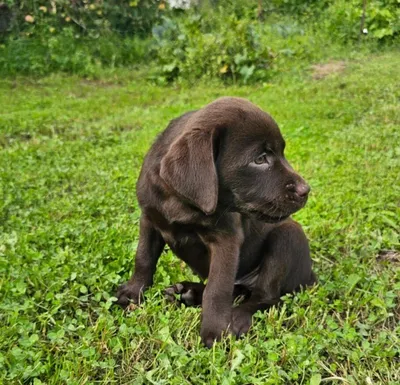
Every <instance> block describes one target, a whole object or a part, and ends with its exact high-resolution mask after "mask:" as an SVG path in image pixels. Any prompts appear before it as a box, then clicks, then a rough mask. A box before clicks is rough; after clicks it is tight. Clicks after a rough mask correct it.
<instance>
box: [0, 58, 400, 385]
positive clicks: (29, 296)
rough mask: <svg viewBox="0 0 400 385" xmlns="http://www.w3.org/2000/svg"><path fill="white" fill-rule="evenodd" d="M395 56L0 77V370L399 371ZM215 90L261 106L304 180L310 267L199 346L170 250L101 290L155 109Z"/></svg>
mask: <svg viewBox="0 0 400 385" xmlns="http://www.w3.org/2000/svg"><path fill="white" fill-rule="evenodd" d="M399 68H400V54H399V53H386V54H383V55H381V56H370V57H367V58H365V59H364V60H360V61H354V60H353V61H350V62H348V63H347V67H346V69H345V70H344V72H342V73H339V74H332V75H330V76H328V77H326V78H324V79H321V80H313V79H312V77H311V74H310V72H307V71H306V72H301V73H299V74H296V75H293V74H290V73H288V74H286V75H283V76H282V77H280V78H279V79H277V80H276V81H275V82H272V83H268V84H265V85H262V86H261V85H260V86H258V87H257V86H256V87H255V86H253V87H230V88H222V87H221V86H220V85H218V84H216V85H213V84H208V85H201V84H199V85H198V86H197V87H194V88H191V89H188V88H183V89H178V88H172V87H171V88H160V87H155V86H152V85H150V84H147V83H145V82H144V81H143V80H141V79H142V76H141V74H139V73H128V72H118V73H117V74H115V75H113V76H111V75H109V76H106V77H104V79H103V80H99V81H92V82H88V81H84V80H82V79H79V78H77V77H61V76H52V77H48V78H45V79H42V80H35V81H33V80H29V79H26V78H17V79H16V80H2V81H0V105H1V106H2V107H1V112H0V146H1V150H0V172H1V185H0V197H1V200H0V231H1V233H0V296H1V302H0V328H1V329H0V382H1V381H2V382H3V383H4V384H12V383H20V384H31V383H33V384H35V385H38V384H44V383H45V384H69V385H73V384H95V383H96V384H97V383H103V384H108V383H118V384H119V383H121V384H128V383H129V384H168V385H169V384H179V385H180V384H216V385H220V384H223V385H225V384H279V383H281V384H311V385H315V384H319V383H320V381H322V382H321V383H325V384H335V383H338V384H367V385H369V384H392V385H394V384H399V382H400V361H399V360H400V358H399V346H400V341H399V332H400V327H399V323H398V321H399V316H400V308H399V300H398V295H399V289H400V283H399V263H398V261H399V250H400V244H399V228H400V213H399V205H400V200H399V199H400V198H399V197H400V183H399V171H400V161H399V159H400V131H399V125H400V109H399V105H400V103H399V102H400V73H399V70H398V69H399ZM221 95H237V96H242V97H247V98H249V99H250V100H252V101H253V102H255V103H257V104H258V105H260V106H261V107H262V108H264V109H265V110H267V111H269V112H270V113H271V114H272V115H273V116H274V117H275V119H276V120H277V121H278V122H279V124H280V126H281V129H282V132H283V134H284V136H285V138H286V140H287V144H288V145H287V157H288V158H289V160H290V161H291V163H292V164H293V166H295V168H296V169H297V170H298V171H299V172H301V174H302V175H303V176H304V177H305V178H306V179H307V180H308V181H309V182H310V184H311V186H312V189H313V190H312V194H311V197H310V200H309V203H308V204H307V206H306V208H305V209H303V210H302V211H300V212H299V213H298V214H296V215H295V217H296V219H297V220H298V221H300V222H301V223H302V224H303V225H304V228H305V230H306V232H307V235H308V237H309V239H310V242H311V249H312V256H313V259H314V262H315V270H316V272H317V274H318V276H319V279H320V283H319V285H318V286H316V287H314V288H312V289H309V290H307V291H306V292H303V293H300V294H297V295H295V296H287V297H286V299H285V302H284V305H283V306H281V307H280V308H273V309H271V310H270V311H269V312H265V313H257V315H256V317H255V324H254V326H253V328H252V329H251V331H250V332H249V334H248V335H247V336H246V337H245V338H243V339H241V340H239V341H235V340H234V339H233V338H232V339H227V340H225V341H224V342H222V343H219V344H217V345H215V347H214V348H213V349H211V350H207V349H205V348H204V347H203V346H202V345H201V343H200V339H199V321H200V310H198V309H192V308H184V307H182V308H177V307H175V306H173V305H169V304H167V303H166V302H165V301H164V299H163V298H162V294H161V293H162V288H163V287H165V286H166V285H168V284H170V283H174V282H176V281H178V280H182V279H186V278H192V276H191V273H190V272H189V271H188V270H187V269H186V268H184V266H183V265H182V263H181V262H180V261H179V260H178V259H177V258H175V257H174V256H173V255H172V254H171V253H170V252H167V253H164V254H163V256H162V257H161V261H160V263H159V267H158V270H157V274H156V279H155V285H154V287H153V288H152V289H151V290H149V292H148V295H147V301H146V303H145V304H144V305H143V306H142V307H141V308H139V309H137V310H135V311H134V312H132V313H130V314H128V315H125V314H123V312H122V311H121V310H120V309H119V308H116V307H114V306H112V303H113V300H114V298H113V294H114V293H115V289H116V287H117V285H118V284H120V283H122V282H124V281H125V280H126V279H127V278H128V277H129V275H130V273H131V270H132V267H133V257H134V252H135V249H136V245H137V239H138V218H139V215H140V212H139V209H138V206H137V202H136V200H135V191H134V189H135V181H136V179H137V176H138V173H139V170H140V166H141V162H142V159H143V156H144V154H145V153H146V151H147V149H148V148H149V146H150V144H151V142H152V141H153V140H154V138H155V136H156V134H157V133H158V132H160V131H161V130H162V129H163V128H164V127H165V126H166V124H167V122H168V121H169V120H170V119H172V118H174V117H176V116H178V115H179V114H181V113H183V112H185V111H187V110H189V109H193V108H198V107H201V106H203V105H204V104H206V103H208V102H210V101H212V100H213V99H215V98H216V97H218V96H221ZM385 250H386V251H388V250H389V251H393V253H392V254H391V255H392V257H393V258H391V259H390V258H388V254H384V253H383V251H385ZM382 253H383V254H382ZM379 255H381V257H380V258H378V256H379ZM396 258H397V262H396Z"/></svg>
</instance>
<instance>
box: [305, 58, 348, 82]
mask: <svg viewBox="0 0 400 385" xmlns="http://www.w3.org/2000/svg"><path fill="white" fill-rule="evenodd" d="M345 68H346V63H345V62H343V61H332V62H329V63H325V64H314V65H313V66H311V69H312V71H313V72H312V77H313V79H315V80H320V79H323V78H325V77H327V76H328V75H330V74H334V73H339V72H343V71H344V69H345Z"/></svg>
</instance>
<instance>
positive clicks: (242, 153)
mask: <svg viewBox="0 0 400 385" xmlns="http://www.w3.org/2000/svg"><path fill="white" fill-rule="evenodd" d="M284 148H285V142H284V140H283V138H282V135H281V133H280V131H279V128H278V126H277V124H276V123H275V121H274V120H273V119H272V118H271V117H270V116H269V115H268V114H267V113H265V112H264V111H262V110H261V109H259V108H258V107H257V106H255V105H254V104H252V103H250V102H249V101H247V100H244V99H240V98H221V99H218V100H216V101H215V102H213V103H211V104H209V105H208V106H206V107H204V108H203V109H201V110H199V111H197V112H195V113H194V114H192V115H191V116H190V118H189V119H188V120H187V122H186V124H185V128H184V130H183V132H182V134H181V135H180V136H179V137H178V138H177V139H176V140H175V141H174V143H172V145H171V147H170V149H169V151H168V153H167V154H166V156H165V157H164V158H163V160H162V162H161V171H160V175H161V177H162V178H163V180H164V181H165V182H166V183H167V184H168V185H169V186H170V187H171V188H172V189H174V190H175V191H176V193H177V194H178V195H180V196H181V197H182V198H183V199H185V200H187V201H188V203H190V204H192V205H194V206H196V207H198V208H199V209H200V210H202V211H203V212H204V213H206V214H212V213H214V212H215V210H216V208H217V206H218V205H220V206H221V207H224V208H225V209H228V210H230V211H239V212H242V213H244V214H252V215H256V216H257V217H258V218H259V219H262V220H264V221H266V222H278V221H280V220H283V219H286V218H287V217H288V216H289V215H291V214H293V213H294V212H296V211H297V210H299V209H300V208H302V207H303V206H304V205H305V203H306V201H307V196H308V193H309V191H310V187H309V186H308V185H307V183H306V182H305V181H304V180H303V179H302V178H301V177H300V176H299V175H298V174H297V173H296V172H295V171H294V170H293V169H292V167H291V166H290V164H289V163H288V162H287V160H286V159H285V157H284Z"/></svg>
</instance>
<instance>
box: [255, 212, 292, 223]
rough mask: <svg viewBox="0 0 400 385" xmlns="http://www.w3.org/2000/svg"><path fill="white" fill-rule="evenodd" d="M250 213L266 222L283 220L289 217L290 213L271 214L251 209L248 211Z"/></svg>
mask: <svg viewBox="0 0 400 385" xmlns="http://www.w3.org/2000/svg"><path fill="white" fill-rule="evenodd" d="M250 214H251V215H254V216H255V217H256V218H257V219H258V220H259V221H262V222H266V223H279V222H282V221H284V220H285V219H287V218H289V216H290V215H279V216H273V215H268V214H265V213H262V212H260V211H252V212H250Z"/></svg>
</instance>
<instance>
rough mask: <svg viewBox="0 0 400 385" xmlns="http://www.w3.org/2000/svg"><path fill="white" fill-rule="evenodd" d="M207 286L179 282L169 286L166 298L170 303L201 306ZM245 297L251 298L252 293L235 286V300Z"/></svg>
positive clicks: (197, 283) (165, 293)
mask: <svg viewBox="0 0 400 385" xmlns="http://www.w3.org/2000/svg"><path fill="white" fill-rule="evenodd" d="M205 288H206V285H205V284H204V283H202V282H187V281H184V282H179V283H177V284H175V285H172V286H169V287H167V288H166V289H165V290H164V296H165V298H166V299H167V300H168V301H170V302H177V303H178V304H181V303H183V304H184V305H185V306H196V307H197V306H201V304H202V302H203V292H204V289H205ZM239 296H243V297H245V298H246V297H249V296H250V292H249V290H248V289H247V288H245V287H244V286H241V285H235V286H234V289H233V298H232V302H233V301H234V300H235V298H237V297H239Z"/></svg>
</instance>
